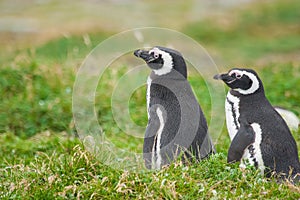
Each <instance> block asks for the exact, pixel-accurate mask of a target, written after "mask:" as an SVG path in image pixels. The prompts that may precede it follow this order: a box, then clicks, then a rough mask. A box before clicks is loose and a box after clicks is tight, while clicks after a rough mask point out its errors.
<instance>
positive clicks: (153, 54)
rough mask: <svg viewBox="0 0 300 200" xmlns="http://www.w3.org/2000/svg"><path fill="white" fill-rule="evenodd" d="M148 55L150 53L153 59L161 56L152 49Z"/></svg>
mask: <svg viewBox="0 0 300 200" xmlns="http://www.w3.org/2000/svg"><path fill="white" fill-rule="evenodd" d="M150 55H152V56H153V57H154V58H155V59H157V58H159V57H161V54H159V53H155V52H154V51H152V52H151V53H150Z"/></svg>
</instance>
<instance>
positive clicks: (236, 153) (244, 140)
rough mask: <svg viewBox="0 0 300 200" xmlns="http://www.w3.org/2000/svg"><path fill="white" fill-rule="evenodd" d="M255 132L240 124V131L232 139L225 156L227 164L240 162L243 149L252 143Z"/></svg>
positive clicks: (248, 126) (249, 127) (246, 125)
mask: <svg viewBox="0 0 300 200" xmlns="http://www.w3.org/2000/svg"><path fill="white" fill-rule="evenodd" d="M254 140H255V132H254V130H253V128H252V127H251V126H250V125H249V124H241V127H240V129H239V130H238V132H237V134H236V135H235V137H234V138H233V140H232V142H231V144H230V147H229V150H228V155H227V162H228V163H234V162H237V161H240V160H241V158H242V156H243V154H244V151H245V149H246V148H247V147H248V146H249V145H250V144H252V143H253V142H254Z"/></svg>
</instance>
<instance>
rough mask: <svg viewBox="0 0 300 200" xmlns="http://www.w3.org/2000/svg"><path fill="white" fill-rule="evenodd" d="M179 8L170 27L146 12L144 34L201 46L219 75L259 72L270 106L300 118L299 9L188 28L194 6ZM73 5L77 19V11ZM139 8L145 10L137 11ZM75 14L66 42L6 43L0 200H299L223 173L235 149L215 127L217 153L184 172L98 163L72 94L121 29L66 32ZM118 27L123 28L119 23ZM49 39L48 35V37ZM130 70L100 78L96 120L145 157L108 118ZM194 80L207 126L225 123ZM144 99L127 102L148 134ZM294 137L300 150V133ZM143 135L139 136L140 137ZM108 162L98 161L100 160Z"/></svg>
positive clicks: (239, 14)
mask: <svg viewBox="0 0 300 200" xmlns="http://www.w3.org/2000/svg"><path fill="white" fill-rule="evenodd" d="M54 2H56V1H54ZM178 2H179V1H178ZM178 2H176V3H174V4H173V5H172V9H173V11H172V12H171V11H168V12H167V13H166V15H168V16H169V17H173V18H174V19H173V20H174V21H173V23H171V22H169V21H168V20H167V19H166V18H163V17H162V16H161V14H155V12H154V11H161V9H162V6H165V3H162V4H159V3H158V1H154V2H152V4H151V9H150V11H153V12H150V13H151V14H149V16H150V17H149V18H147V17H145V18H144V20H145V21H146V22H145V23H146V24H145V25H144V26H147V25H149V26H153V24H152V22H151V21H147V20H149V19H151V17H153V18H156V17H157V18H158V19H160V18H161V19H162V20H161V21H159V23H158V24H155V25H157V26H164V27H168V28H174V29H176V30H177V31H180V32H182V33H184V34H186V35H188V36H190V37H191V38H193V39H194V40H196V41H198V42H199V43H200V44H201V45H202V46H203V47H205V49H206V50H207V51H208V52H209V54H210V55H211V56H212V58H213V59H214V61H215V62H216V64H217V66H218V68H219V69H220V70H223V71H226V70H228V69H230V68H232V67H236V66H237V67H249V68H254V69H256V71H257V72H258V73H259V75H260V77H261V79H262V81H263V83H264V87H265V91H266V95H267V97H268V99H269V100H270V102H271V103H272V104H273V105H277V106H281V107H284V108H286V109H288V110H291V111H293V112H294V113H295V114H296V115H297V116H300V92H299V88H298V86H299V85H300V57H299V55H300V24H299V21H300V12H299V10H300V3H299V1H296V0H288V1H284V2H283V1H279V0H278V1H274V2H273V3H259V2H255V1H254V2H252V3H249V4H245V5H244V4H243V5H241V6H236V7H231V8H226V9H225V10H222V9H219V10H218V12H216V13H215V14H212V13H210V14H208V13H206V14H205V17H202V18H201V19H197V20H195V19H194V18H193V16H191V17H190V18H191V19H190V20H187V22H185V20H183V19H182V17H181V15H180V14H178V13H180V12H182V14H183V15H184V16H185V17H188V16H189V14H188V13H189V12H190V11H191V9H192V1H187V5H183V4H182V3H178ZM56 4H58V5H59V6H61V7H59V6H58V5H56ZM106 4H108V3H107V2H106ZM74 5H75V6H74V9H73V10H74V13H75V12H78V10H76V9H79V8H80V5H77V4H74ZM76 5H77V7H76ZM48 6H49V7H50V8H51V9H53V8H56V7H59V8H60V9H62V7H63V6H62V5H60V4H59V3H57V2H56V3H53V4H51V3H49V5H48ZM51 6H52V7H51ZM109 6H111V5H109ZM138 6H140V7H141V8H145V7H144V5H143V4H140V3H138ZM75 7H76V9H75ZM63 8H64V9H67V8H65V7H63ZM109 8H110V9H113V8H114V7H113V6H111V7H109ZM28 9H29V10H27V11H26V12H25V11H21V9H20V12H24V13H25V14H28V13H31V12H32V13H35V15H34V16H35V17H36V18H39V15H42V16H43V13H44V12H45V13H47V12H49V13H50V10H47V9H45V10H43V9H36V10H35V8H28ZM116 9H117V10H118V12H120V13H121V14H124V15H125V14H128V10H130V9H129V7H126V6H124V7H123V8H122V9H120V8H116ZM62 11H64V10H62ZM85 12H86V11H85ZM24 13H23V14H24ZM74 13H73V14H72V15H71V14H69V15H66V18H67V19H66V25H65V26H64V25H62V24H60V26H59V28H61V29H64V28H65V29H64V30H65V31H66V32H67V33H68V34H62V33H63V31H62V32H61V33H59V32H55V31H50V28H49V29H47V26H44V27H43V28H45V29H46V31H45V32H43V33H38V34H33V35H30V34H28V35H26V37H25V36H24V37H20V38H21V39H20V38H19V37H18V36H17V35H16V34H15V33H14V34H15V35H14V34H11V33H10V32H9V31H2V32H1V34H0V38H1V40H2V42H1V43H0V44H1V47H0V50H1V51H2V52H3V54H2V52H1V54H2V55H1V57H0V92H1V100H0V146H1V148H0V198H1V199H53V198H55V199H211V198H212V199H246V198H249V199H299V198H300V187H299V186H297V185H292V184H290V183H277V182H276V180H274V179H273V178H271V179H266V178H265V177H262V176H261V175H260V174H259V172H258V171H257V170H256V169H255V168H252V167H248V168H246V169H245V170H244V171H242V170H240V169H239V166H238V163H237V164H227V163H226V158H227V150H228V147H229V143H230V141H229V137H228V134H227V130H226V126H225V124H223V125H222V127H214V125H213V124H212V129H211V130H210V131H211V132H212V135H214V142H215V145H216V148H217V151H218V153H217V154H216V155H213V156H211V157H210V158H209V159H207V160H204V161H203V162H200V163H191V164H190V165H188V166H184V165H183V164H182V163H181V162H180V161H177V162H175V163H173V164H172V165H171V166H169V167H165V168H163V169H162V170H160V171H150V172H149V171H148V172H147V171H137V170H125V171H124V170H120V169H117V168H116V167H111V166H107V165H105V164H104V163H103V162H102V160H101V159H97V157H96V156H95V154H93V153H91V152H89V151H88V150H87V148H86V147H85V146H84V144H83V142H82V141H81V140H80V139H79V137H78V136H79V135H78V131H77V130H76V126H75V124H74V121H73V113H72V94H73V85H74V82H75V80H76V73H77V72H78V70H79V68H80V66H81V64H82V62H83V61H84V58H85V57H86V56H87V55H88V54H89V53H90V52H91V51H92V49H93V48H95V47H96V46H97V45H98V44H99V43H101V42H102V41H104V40H105V39H107V38H109V37H110V36H112V35H113V34H115V33H118V32H120V31H121V30H124V27H122V28H120V29H118V28H116V27H117V25H116V24H113V25H109V23H107V22H106V21H105V20H104V19H99V20H100V22H101V23H102V24H104V25H102V26H100V25H99V26H95V27H94V26H93V25H94V24H95V25H97V24H98V23H97V22H95V21H94V22H90V21H89V20H90V18H87V19H85V18H84V16H88V15H87V13H84V16H82V18H80V19H81V20H79V21H78V24H79V25H80V27H81V28H78V29H79V30H77V29H76V23H74V24H73V23H69V21H71V20H70V18H72V17H74V16H77V15H76V14H74ZM25 14H24V15H25ZM106 14H107V15H109V13H108V12H106ZM121 14H120V15H121ZM2 15H3V14H2ZM78 15H79V14H78ZM136 15H137V16H139V15H138V14H137V12H133V13H132V16H129V17H128V19H126V21H125V22H124V26H128V28H130V27H129V25H128V24H130V20H133V18H134V17H135V16H136ZM20 16H22V15H20ZM45 16H46V15H45ZM92 16H94V17H96V16H97V14H95V13H93V15H92ZM52 20H54V19H52ZM68 20H69V21H68ZM140 20H141V19H140ZM87 21H89V23H87ZM112 21H113V22H114V23H119V24H121V23H120V22H118V19H117V17H116V16H114V18H112ZM49 23H50V24H51V23H54V22H53V21H51V22H49ZM136 23H137V24H136V26H138V25H140V24H139V23H138V21H137V22H136ZM168 25H169V26H168ZM47 30H48V31H49V34H45V33H46V32H47ZM51 30H52V29H51ZM11 35H13V36H11ZM35 38H36V39H35ZM128 59H129V61H128ZM125 60H126V62H122V61H124V59H123V60H122V59H120V60H117V62H115V63H113V65H114V67H115V68H109V69H108V70H107V71H106V72H105V74H104V75H103V76H102V78H101V83H102V84H99V85H98V87H97V88H96V93H95V102H96V103H95V111H96V114H97V118H98V123H99V124H100V125H101V128H102V130H103V132H104V133H105V136H106V137H107V138H108V139H109V141H111V143H112V144H113V145H114V146H115V147H116V148H119V149H122V150H125V151H132V152H137V153H140V152H141V151H142V143H143V139H142V138H139V137H134V136H132V135H130V134H126V133H125V132H124V130H122V128H120V127H119V126H118V124H117V123H116V121H115V118H114V115H113V112H112V109H113V108H112V103H111V102H112V96H113V91H114V89H115V86H116V84H117V82H118V81H119V80H120V79H121V77H123V76H124V75H125V74H126V72H127V71H128V70H130V69H131V68H132V66H128V65H124V64H123V63H128V62H129V63H130V62H132V63H136V62H137V61H134V60H135V58H134V57H133V56H132V55H126V58H125ZM132 60H133V61H132ZM188 79H189V81H190V83H191V85H192V87H193V90H194V92H195V94H196V96H197V98H198V100H199V102H200V103H201V106H202V109H203V111H204V114H205V116H206V117H207V119H208V121H209V122H210V121H211V117H210V116H215V115H224V111H223V110H222V111H220V114H219V113H212V111H211V107H212V102H211V101H212V100H211V96H210V95H209V91H208V87H207V86H208V85H207V84H210V83H207V82H206V80H209V79H212V77H210V78H209V77H202V76H201V75H200V74H198V73H196V72H195V70H194V69H193V68H192V67H189V78H188ZM145 83H146V79H145ZM219 84H220V85H221V83H219ZM145 95H146V86H145V85H143V86H141V87H139V88H138V89H137V90H136V91H134V93H133V94H132V96H131V97H130V100H129V102H128V106H129V111H130V116H131V119H132V121H133V122H134V123H135V124H136V125H138V126H140V129H138V130H142V131H143V130H144V127H145V126H146V124H147V113H146V99H145ZM224 99H225V97H222V99H220V101H218V103H219V105H218V106H220V107H222V106H223V103H224ZM87 123H88V122H87ZM216 128H219V129H220V130H221V132H220V134H214V133H213V131H214V130H215V129H216ZM86 131H89V130H88V129H87V130H86ZM292 133H293V136H294V138H295V139H296V142H297V144H298V147H300V130H298V131H293V132H292ZM139 134H140V136H142V135H143V132H140V133H139ZM298 151H299V150H298ZM299 152H300V151H299ZM106 153H108V152H105V150H103V152H101V154H102V156H103V155H104V154H106ZM120 160H121V161H122V158H120Z"/></svg>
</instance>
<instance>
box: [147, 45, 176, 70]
mask: <svg viewBox="0 0 300 200" xmlns="http://www.w3.org/2000/svg"><path fill="white" fill-rule="evenodd" d="M149 53H150V54H151V53H154V57H155V56H157V57H159V55H161V57H162V59H163V60H164V65H163V66H162V68H160V69H156V70H153V71H154V73H155V74H156V75H159V76H160V75H164V74H167V73H170V72H171V70H172V69H173V58H172V56H171V55H170V54H169V53H167V52H164V51H162V50H160V49H159V48H156V47H155V48H153V49H152V50H150V51H149Z"/></svg>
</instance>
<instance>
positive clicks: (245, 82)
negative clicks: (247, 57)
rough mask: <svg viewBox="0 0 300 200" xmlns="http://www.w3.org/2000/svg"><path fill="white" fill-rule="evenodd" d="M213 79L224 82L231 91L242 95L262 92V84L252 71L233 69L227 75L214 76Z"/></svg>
mask: <svg viewBox="0 0 300 200" xmlns="http://www.w3.org/2000/svg"><path fill="white" fill-rule="evenodd" d="M214 79H217V80H222V81H224V83H225V84H226V85H227V86H228V87H230V88H231V89H232V90H234V91H236V92H238V93H240V94H243V95H249V94H253V93H255V92H258V91H263V85H262V82H261V80H260V79H259V77H258V75H257V73H256V72H255V71H254V70H252V69H240V68H233V69H231V70H229V72H228V73H225V74H217V75H215V76H214Z"/></svg>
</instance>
